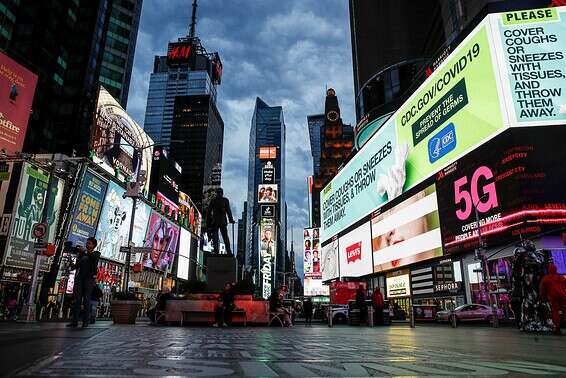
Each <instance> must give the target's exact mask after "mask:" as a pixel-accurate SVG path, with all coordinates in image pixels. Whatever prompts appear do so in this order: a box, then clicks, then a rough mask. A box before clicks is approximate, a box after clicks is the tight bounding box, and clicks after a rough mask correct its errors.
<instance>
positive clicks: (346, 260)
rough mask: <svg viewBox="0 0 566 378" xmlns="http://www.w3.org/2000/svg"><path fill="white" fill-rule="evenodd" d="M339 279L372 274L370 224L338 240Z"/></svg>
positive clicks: (364, 224)
mask: <svg viewBox="0 0 566 378" xmlns="http://www.w3.org/2000/svg"><path fill="white" fill-rule="evenodd" d="M338 247H339V251H340V253H339V256H340V257H339V258H340V277H361V276H365V275H367V274H370V273H373V263H372V250H371V249H372V248H371V234H370V222H365V223H363V224H362V225H361V226H359V227H358V228H356V229H354V230H352V231H350V232H348V233H347V234H346V235H344V236H342V237H340V239H339V240H338Z"/></svg>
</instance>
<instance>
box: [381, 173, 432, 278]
mask: <svg viewBox="0 0 566 378" xmlns="http://www.w3.org/2000/svg"><path fill="white" fill-rule="evenodd" d="M371 234H372V246H373V264H374V266H373V270H374V272H382V271H385V270H391V269H393V268H397V267H401V266H405V265H409V264H412V263H415V262H419V261H424V260H428V259H431V258H434V257H440V256H442V240H441V236H440V222H439V218H438V203H437V200H436V191H435V187H434V184H432V185H429V186H426V187H424V188H422V189H421V190H418V191H417V192H416V193H415V194H413V195H412V196H410V197H409V198H407V199H406V200H404V201H403V202H401V203H399V204H396V205H395V206H393V207H391V208H389V209H384V208H382V209H380V212H376V214H374V216H373V217H372V219H371Z"/></svg>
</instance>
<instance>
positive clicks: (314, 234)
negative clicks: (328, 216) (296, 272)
mask: <svg viewBox="0 0 566 378" xmlns="http://www.w3.org/2000/svg"><path fill="white" fill-rule="evenodd" d="M303 262H304V264H303V268H304V273H305V277H309V278H316V279H321V278H322V272H321V270H320V239H319V238H318V228H305V229H304V230H303Z"/></svg>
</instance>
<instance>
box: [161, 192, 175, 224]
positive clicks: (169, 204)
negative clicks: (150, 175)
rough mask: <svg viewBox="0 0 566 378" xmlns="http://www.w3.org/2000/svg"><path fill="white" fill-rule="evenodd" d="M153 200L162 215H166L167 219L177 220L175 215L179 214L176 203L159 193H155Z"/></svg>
mask: <svg viewBox="0 0 566 378" xmlns="http://www.w3.org/2000/svg"><path fill="white" fill-rule="evenodd" d="M155 199H156V201H157V204H158V205H160V208H161V212H162V213H163V214H165V215H167V216H168V217H173V218H174V219H177V214H178V213H179V205H177V203H176V202H173V201H172V200H170V199H169V198H167V197H165V196H164V195H163V194H161V193H160V192H157V194H156V195H155Z"/></svg>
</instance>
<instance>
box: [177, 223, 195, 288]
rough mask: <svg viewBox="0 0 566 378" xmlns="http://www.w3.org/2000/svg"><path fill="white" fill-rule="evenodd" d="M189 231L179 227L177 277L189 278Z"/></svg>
mask: <svg viewBox="0 0 566 378" xmlns="http://www.w3.org/2000/svg"><path fill="white" fill-rule="evenodd" d="M191 245H192V243H191V233H190V232H189V231H187V230H185V229H184V228H181V234H180V238H179V257H178V260H177V278H180V279H183V280H188V279H189V265H190V261H191V260H190V258H191Z"/></svg>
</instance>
